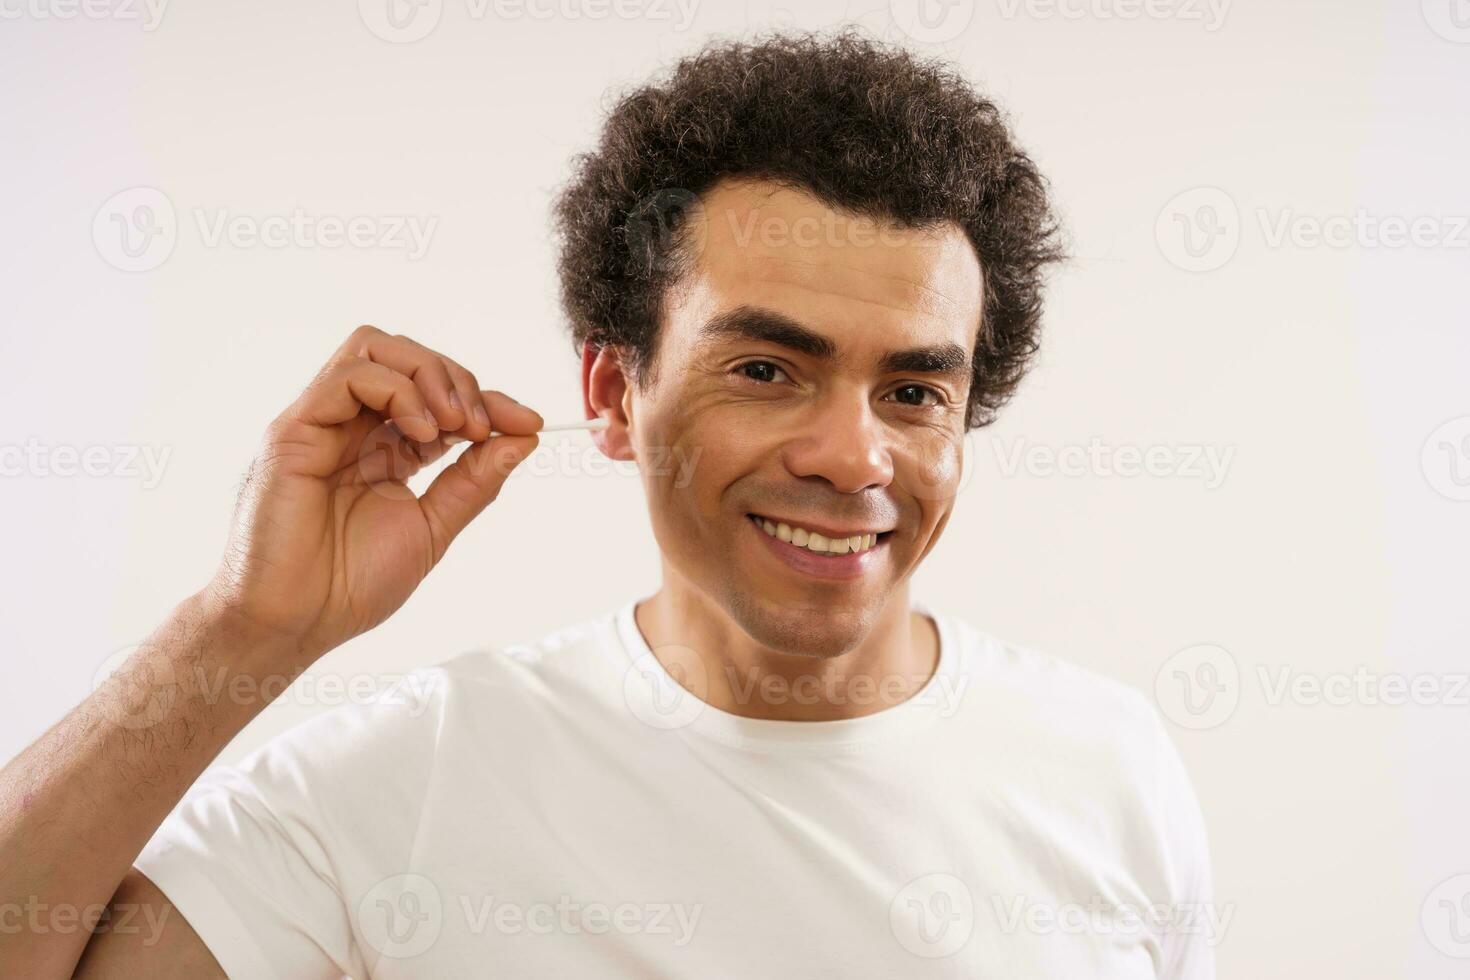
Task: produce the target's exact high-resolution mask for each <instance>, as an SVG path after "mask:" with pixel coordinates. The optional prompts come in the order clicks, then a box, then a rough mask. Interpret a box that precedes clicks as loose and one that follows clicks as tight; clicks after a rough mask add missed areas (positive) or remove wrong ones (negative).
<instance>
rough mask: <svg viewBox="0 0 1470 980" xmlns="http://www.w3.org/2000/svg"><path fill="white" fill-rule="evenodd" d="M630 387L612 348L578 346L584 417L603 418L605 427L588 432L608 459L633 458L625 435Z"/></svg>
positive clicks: (627, 437) (633, 455) (617, 352)
mask: <svg viewBox="0 0 1470 980" xmlns="http://www.w3.org/2000/svg"><path fill="white" fill-rule="evenodd" d="M630 390H631V389H630V386H629V381H628V377H627V375H626V374H625V373H624V371H623V362H622V357H621V355H620V352H619V350H618V349H617V348H616V347H594V346H593V345H592V344H583V345H582V408H583V410H584V411H585V412H586V413H587V418H589V419H595V418H605V419H607V420H608V425H607V428H606V429H602V430H599V431H596V432H593V433H592V442H593V443H594V444H595V445H596V446H597V448H598V449H599V450H601V451H602V454H603V455H604V456H606V457H607V458H608V459H614V460H631V459H636V458H637V457H636V456H635V454H634V452H633V443H632V440H631V439H630V438H629V435H628V424H629V421H630V420H629V418H628V412H627V406H628V395H629V393H630Z"/></svg>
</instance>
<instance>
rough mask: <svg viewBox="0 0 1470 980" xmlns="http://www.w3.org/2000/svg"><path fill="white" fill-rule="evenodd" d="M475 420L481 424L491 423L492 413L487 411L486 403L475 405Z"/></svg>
mask: <svg viewBox="0 0 1470 980" xmlns="http://www.w3.org/2000/svg"><path fill="white" fill-rule="evenodd" d="M475 421H476V422H479V423H480V424H481V425H489V424H490V413H489V412H487V411H485V406H484V405H476V406H475Z"/></svg>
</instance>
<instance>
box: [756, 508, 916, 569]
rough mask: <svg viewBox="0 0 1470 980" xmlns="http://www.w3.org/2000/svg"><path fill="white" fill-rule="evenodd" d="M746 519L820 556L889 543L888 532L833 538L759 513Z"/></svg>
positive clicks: (850, 534) (845, 553)
mask: <svg viewBox="0 0 1470 980" xmlns="http://www.w3.org/2000/svg"><path fill="white" fill-rule="evenodd" d="M746 516H747V517H749V518H750V520H751V522H752V523H753V524H755V526H756V527H758V528H760V529H761V530H762V531H763V532H764V533H766V534H768V535H770V536H771V537H773V538H776V539H777V540H780V541H785V542H786V543H787V544H790V545H793V546H795V547H797V548H804V549H806V550H807V551H810V552H811V553H812V554H814V555H820V556H823V557H833V558H835V557H837V556H839V555H850V554H855V553H858V552H863V551H869V550H871V549H873V548H876V547H877V546H878V545H880V544H882V543H883V542H884V541H886V540H888V537H889V535H891V534H892V533H893V532H892V531H891V530H889V531H853V532H851V533H849V534H843V535H833V534H830V533H823V532H821V531H814V530H811V529H810V528H805V527H802V526H800V525H797V524H791V523H788V522H786V521H779V520H776V519H775V518H771V517H764V516H762V515H760V514H747V515H746Z"/></svg>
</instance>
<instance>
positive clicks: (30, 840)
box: [0, 593, 290, 977]
mask: <svg viewBox="0 0 1470 980" xmlns="http://www.w3.org/2000/svg"><path fill="white" fill-rule="evenodd" d="M289 645H290V644H289V643H287V642H286V641H285V640H284V638H281V637H275V636H271V637H267V636H264V635H262V634H260V633H259V632H257V631H254V630H252V629H250V628H249V627H248V626H246V625H245V624H243V623H242V622H241V621H239V620H238V619H235V618H232V617H231V616H229V615H227V614H226V613H224V612H222V611H221V610H220V608H219V607H218V606H216V605H215V604H213V603H212V602H210V600H209V599H208V597H207V595H206V594H204V593H201V594H199V595H196V596H191V597H190V598H189V599H186V600H185V601H184V602H182V603H180V604H179V605H178V606H177V607H176V608H175V609H174V610H173V612H172V613H171V614H170V616H169V617H168V619H167V620H165V621H164V623H163V624H162V625H161V626H160V627H159V628H158V629H157V630H156V631H154V633H153V635H152V636H150V637H149V638H148V639H147V640H146V641H144V643H143V644H142V645H141V646H140V647H139V648H138V649H137V650H136V651H135V652H134V653H133V654H132V656H131V657H129V659H128V661H127V662H126V663H125V664H124V665H123V667H122V668H121V669H120V670H118V672H117V673H115V674H113V675H112V676H111V677H110V678H108V679H107V681H106V682H105V683H103V684H102V685H100V686H99V687H98V689H97V690H96V691H94V692H93V693H92V695H91V696H90V697H88V698H87V699H86V700H85V701H83V702H82V703H81V704H80V705H78V706H77V707H76V708H75V709H73V710H72V711H71V713H70V714H68V715H67V716H66V717H65V718H63V719H62V720H61V721H60V722H58V723H57V724H56V725H54V726H53V727H52V728H51V729H50V730H49V731H47V732H46V733H45V734H44V735H42V736H41V737H40V738H39V739H37V740H36V742H35V743H34V744H32V745H31V746H30V747H29V748H27V749H26V750H25V751H24V752H22V753H21V754H20V755H19V756H17V757H16V758H15V759H13V760H12V761H11V762H10V763H9V764H8V765H7V766H6V767H5V768H4V769H3V770H0V946H3V948H4V950H5V957H4V959H5V961H6V964H7V967H8V968H14V969H16V970H17V971H18V972H17V973H16V975H17V976H27V977H51V976H70V975H71V971H72V968H73V966H74V965H75V963H76V961H77V959H78V957H79V956H80V955H81V952H82V950H83V948H84V947H85V946H86V943H87V941H88V939H89V936H90V926H91V925H93V924H95V921H96V915H97V914H98V913H99V912H100V910H101V909H102V908H103V907H105V906H106V904H107V902H108V900H109V899H110V898H111V897H112V895H113V893H114V891H115V890H116V889H117V886H118V884H119V882H121V881H122V879H123V876H124V875H125V874H127V872H128V869H129V868H130V867H131V866H132V862H133V860H134V858H136V857H137V855H138V853H139V851H141V850H142V849H143V846H144V845H145V844H146V843H147V842H148V839H149V838H150V837H151V836H152V835H153V833H154V831H155V830H157V828H158V826H159V824H160V823H162V822H163V819H164V817H166V816H167V815H168V813H169V811H170V810H172V809H173V807H174V806H175V804H177V803H178V801H179V799H180V798H181V797H182V796H183V795H184V792H185V791H186V790H187V789H188V788H189V786H190V785H191V784H192V783H193V782H194V780H195V779H197V778H198V776H199V774H200V773H201V772H203V771H204V769H205V768H206V767H207V766H208V765H209V763H210V762H211V761H212V760H213V759H214V758H215V757H216V756H217V755H218V754H219V752H220V751H221V750H222V749H223V748H224V747H225V745H227V744H228V743H229V741H230V739H231V738H233V737H234V736H235V734H236V733H238V732H239V731H240V729H241V728H243V727H244V726H245V724H246V723H247V722H248V721H249V720H250V719H251V718H253V717H254V716H255V715H256V714H257V713H259V711H260V710H261V709H262V708H263V707H264V706H265V703H266V700H267V698H266V697H265V696H262V695H261V694H260V693H258V692H273V693H278V692H279V685H275V684H263V683H261V681H262V680H263V679H264V678H265V677H266V676H268V675H269V674H270V672H271V669H270V667H269V666H268V665H269V664H271V663H283V662H288V661H289V660H290V657H289V656H287V655H286V648H287V647H289ZM242 676H243V678H245V679H246V680H248V681H249V682H250V683H248V684H243V685H242V684H235V685H231V684H230V683H229V682H230V681H231V680H232V679H238V678H241V677H242ZM240 690H247V691H250V692H252V693H251V695H250V696H246V697H240V696H235V695H234V694H233V693H222V692H238V691H240ZM37 922H40V923H41V925H40V926H38V925H37ZM58 923H61V925H58Z"/></svg>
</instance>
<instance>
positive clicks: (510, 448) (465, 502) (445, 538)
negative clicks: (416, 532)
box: [419, 435, 540, 564]
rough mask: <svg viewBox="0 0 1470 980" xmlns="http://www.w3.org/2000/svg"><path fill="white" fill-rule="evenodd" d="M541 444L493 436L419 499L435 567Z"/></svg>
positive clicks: (466, 453)
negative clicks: (432, 548)
mask: <svg viewBox="0 0 1470 980" xmlns="http://www.w3.org/2000/svg"><path fill="white" fill-rule="evenodd" d="M539 442H540V439H539V437H537V436H535V435H528V436H504V435H497V436H492V437H490V438H489V439H486V440H485V441H484V442H477V443H475V444H474V445H472V446H470V447H469V448H467V449H466V450H465V451H464V452H462V453H460V454H459V458H458V459H456V460H455V461H454V462H453V463H451V464H450V465H449V466H447V467H445V469H444V471H443V472H442V473H440V474H439V475H438V476H436V477H435V478H434V482H433V483H430V484H429V489H427V490H425V491H424V495H423V496H422V497H420V498H419V506H420V507H421V508H422V509H423V512H424V517H425V519H426V520H428V522H429V530H430V532H431V534H432V537H433V542H434V563H435V564H438V562H439V559H440V558H443V557H444V552H445V551H446V550H448V548H449V543H450V542H451V541H453V540H454V539H455V538H456V537H458V535H459V532H461V531H463V530H464V529H465V528H466V527H467V526H468V525H469V523H470V521H472V520H474V519H475V518H476V517H477V516H479V514H480V511H482V510H484V509H485V507H486V506H487V505H488V504H489V503H490V501H492V500H494V499H495V498H496V497H497V496H499V495H500V488H501V487H502V486H504V485H505V481H506V479H507V478H508V477H509V476H510V472H511V470H513V469H515V468H516V467H517V466H518V465H520V462H521V460H523V459H525V458H526V457H527V456H529V455H531V453H533V452H535V451H536V446H537V444H538V443H539Z"/></svg>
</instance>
